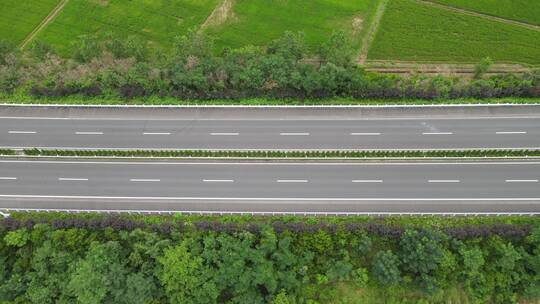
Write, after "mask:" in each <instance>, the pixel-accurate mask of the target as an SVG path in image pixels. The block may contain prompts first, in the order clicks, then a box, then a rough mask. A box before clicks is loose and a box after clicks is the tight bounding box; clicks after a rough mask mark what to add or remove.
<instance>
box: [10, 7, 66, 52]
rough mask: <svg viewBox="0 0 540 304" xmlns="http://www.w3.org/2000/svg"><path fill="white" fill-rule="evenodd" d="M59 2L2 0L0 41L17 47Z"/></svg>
mask: <svg viewBox="0 0 540 304" xmlns="http://www.w3.org/2000/svg"><path fill="white" fill-rule="evenodd" d="M58 2H60V0H40V1H20V0H2V1H1V4H0V6H1V8H0V39H2V40H7V41H8V42H10V43H12V44H14V45H18V44H19V43H21V42H22V41H23V40H24V38H25V37H26V36H27V35H28V34H29V33H30V32H32V30H33V29H34V28H35V27H36V26H37V25H38V24H39V23H40V22H41V21H42V20H43V19H44V18H45V17H46V16H47V15H48V14H49V12H50V11H51V10H52V9H53V8H54V7H55V6H56V5H57V4H58Z"/></svg>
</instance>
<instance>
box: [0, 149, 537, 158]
mask: <svg viewBox="0 0 540 304" xmlns="http://www.w3.org/2000/svg"><path fill="white" fill-rule="evenodd" d="M0 155H5V156H48V157H57V156H60V157H112V158H117V157H118V158H126V157H128V158H131V157H148V158H276V159H278V158H280V159H283V158H291V159H369V158H387V159H391V158H487V157H490V158H507V157H513V158H527V157H540V149H536V148H534V149H515V150H514V149H475V150H88V149H87V150H85V149H80V150H77V149H37V148H33V149H23V150H17V151H16V150H14V149H0Z"/></svg>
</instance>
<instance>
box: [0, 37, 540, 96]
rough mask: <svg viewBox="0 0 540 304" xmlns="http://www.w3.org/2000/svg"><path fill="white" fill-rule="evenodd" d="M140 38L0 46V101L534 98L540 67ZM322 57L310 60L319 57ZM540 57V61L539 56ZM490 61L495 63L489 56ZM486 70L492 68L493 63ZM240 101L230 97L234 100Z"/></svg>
mask: <svg viewBox="0 0 540 304" xmlns="http://www.w3.org/2000/svg"><path fill="white" fill-rule="evenodd" d="M138 39H139V38H137V37H134V36H130V37H128V38H126V39H116V38H114V36H112V37H110V38H109V39H106V40H101V39H100V38H99V37H94V36H84V37H82V38H81V40H80V41H79V43H77V47H76V48H75V49H74V51H73V54H72V58H73V59H64V58H62V57H59V56H57V55H55V50H54V48H52V47H51V46H50V45H48V44H46V43H43V42H39V41H35V42H34V43H33V44H32V45H31V46H30V48H29V49H28V51H26V52H22V53H21V52H16V51H14V49H13V48H10V46H9V44H7V43H3V44H2V45H1V46H0V50H1V52H2V53H1V54H0V55H1V56H0V58H1V61H0V91H1V92H3V93H2V94H3V98H2V99H10V98H12V99H15V100H19V99H25V97H30V98H49V99H51V98H54V99H58V100H59V102H60V103H61V102H62V99H63V98H66V97H67V98H73V97H75V98H89V99H94V98H95V99H124V100H127V101H126V102H127V103H129V100H132V99H134V98H142V99H146V98H153V97H156V98H165V97H170V98H174V99H179V100H212V99H221V100H240V99H245V98H248V99H249V98H269V99H284V98H285V99H299V100H304V99H312V100H315V99H329V98H335V97H340V98H351V99H379V100H380V99H388V100H394V99H400V98H405V99H423V100H435V103H436V102H437V101H438V100H442V99H462V98H477V99H483V98H505V97H516V98H538V97H540V70H531V71H530V72H525V73H522V74H503V75H494V76H488V75H485V73H486V72H487V69H486V68H481V69H478V72H477V74H476V75H475V78H474V79H467V78H457V77H450V76H448V77H446V76H425V75H412V76H395V75H384V74H377V73H373V72H366V71H365V70H363V69H362V68H361V67H359V66H358V65H357V64H356V63H355V61H354V60H355V51H354V46H353V44H352V42H351V40H350V39H349V38H348V35H347V34H346V33H344V32H335V33H334V34H332V35H331V36H330V37H329V39H328V40H327V41H326V42H324V43H323V44H322V45H320V46H319V47H318V48H317V50H316V51H315V52H310V51H309V48H308V47H307V44H306V42H305V37H304V35H303V34H302V33H292V32H287V33H286V34H285V35H284V36H282V37H281V38H279V39H276V40H274V41H273V42H272V43H270V45H269V46H268V47H266V48H262V47H245V48H240V49H231V50H228V51H226V52H224V53H223V54H220V55H216V54H215V53H214V52H213V49H214V44H213V40H212V39H210V38H209V37H208V36H206V35H204V34H202V33H200V32H196V31H191V32H189V34H188V35H185V36H181V37H178V38H177V39H176V40H175V42H174V47H173V49H172V50H171V51H170V52H166V53H162V52H152V51H151V50H150V49H148V48H146V47H145V45H146V44H144V43H138V42H137V41H138ZM314 56H315V57H317V58H319V60H318V61H317V62H310V61H309V59H310V58H313V57H314ZM539 58H540V57H539ZM489 62H491V61H489ZM487 68H489V65H488V67H487ZM231 103H234V102H231Z"/></svg>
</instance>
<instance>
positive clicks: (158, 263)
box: [0, 213, 540, 304]
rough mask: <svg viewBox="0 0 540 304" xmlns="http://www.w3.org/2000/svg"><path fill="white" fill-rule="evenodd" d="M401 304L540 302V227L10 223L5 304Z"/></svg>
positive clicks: (1, 266)
mask: <svg viewBox="0 0 540 304" xmlns="http://www.w3.org/2000/svg"><path fill="white" fill-rule="evenodd" d="M338 284H348V285H350V286H353V287H354V288H357V289H360V290H361V289H365V288H372V289H378V290H381V293H382V295H383V298H381V301H385V300H388V301H390V299H392V294H393V293H394V292H396V291H401V292H403V291H404V290H405V291H410V292H411V293H413V294H414V296H413V298H412V299H410V300H407V299H406V298H397V299H395V298H394V299H392V301H393V302H392V303H419V302H418V301H424V302H422V303H440V302H444V300H446V298H445V295H446V294H445V291H447V290H448V289H451V288H458V289H460V290H463V292H464V293H465V294H466V295H467V297H468V298H469V299H470V303H517V302H518V301H520V300H524V299H538V298H539V297H540V222H539V221H538V219H537V218H528V219H522V220H515V221H514V220H512V219H511V218H505V219H493V218H484V219H482V218H479V219H478V218H474V219H456V220H455V221H454V222H452V221H451V220H442V219H441V218H410V219H408V220H407V219H406V220H403V219H399V218H388V219H384V218H383V219H373V218H371V219H370V218H350V219H339V218H334V219H332V218H306V219H302V218H286V217H284V218H279V217H277V218H243V217H222V218H204V217H203V218H195V219H191V218H183V217H171V216H146V217H136V216H127V215H126V216H113V215H107V216H104V215H68V214H55V213H52V214H39V213H37V214H35V213H27V214H14V215H13V216H12V217H10V218H5V219H3V220H1V221H0V301H4V302H2V303H126V304H127V303H129V304H134V303H135V304H136V303H141V304H143V303H144V304H158V303H178V304H180V303H182V304H185V303H246V304H252V303H272V304H284V303H289V304H291V303H298V304H300V303H309V304H316V303H335V302H333V301H335V300H336V299H335V297H336V286H337V285H338Z"/></svg>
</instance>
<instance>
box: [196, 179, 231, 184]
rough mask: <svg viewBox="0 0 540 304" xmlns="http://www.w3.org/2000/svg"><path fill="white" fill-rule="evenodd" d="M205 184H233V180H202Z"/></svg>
mask: <svg viewBox="0 0 540 304" xmlns="http://www.w3.org/2000/svg"><path fill="white" fill-rule="evenodd" d="M203 182H205V183H234V179H203Z"/></svg>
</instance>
